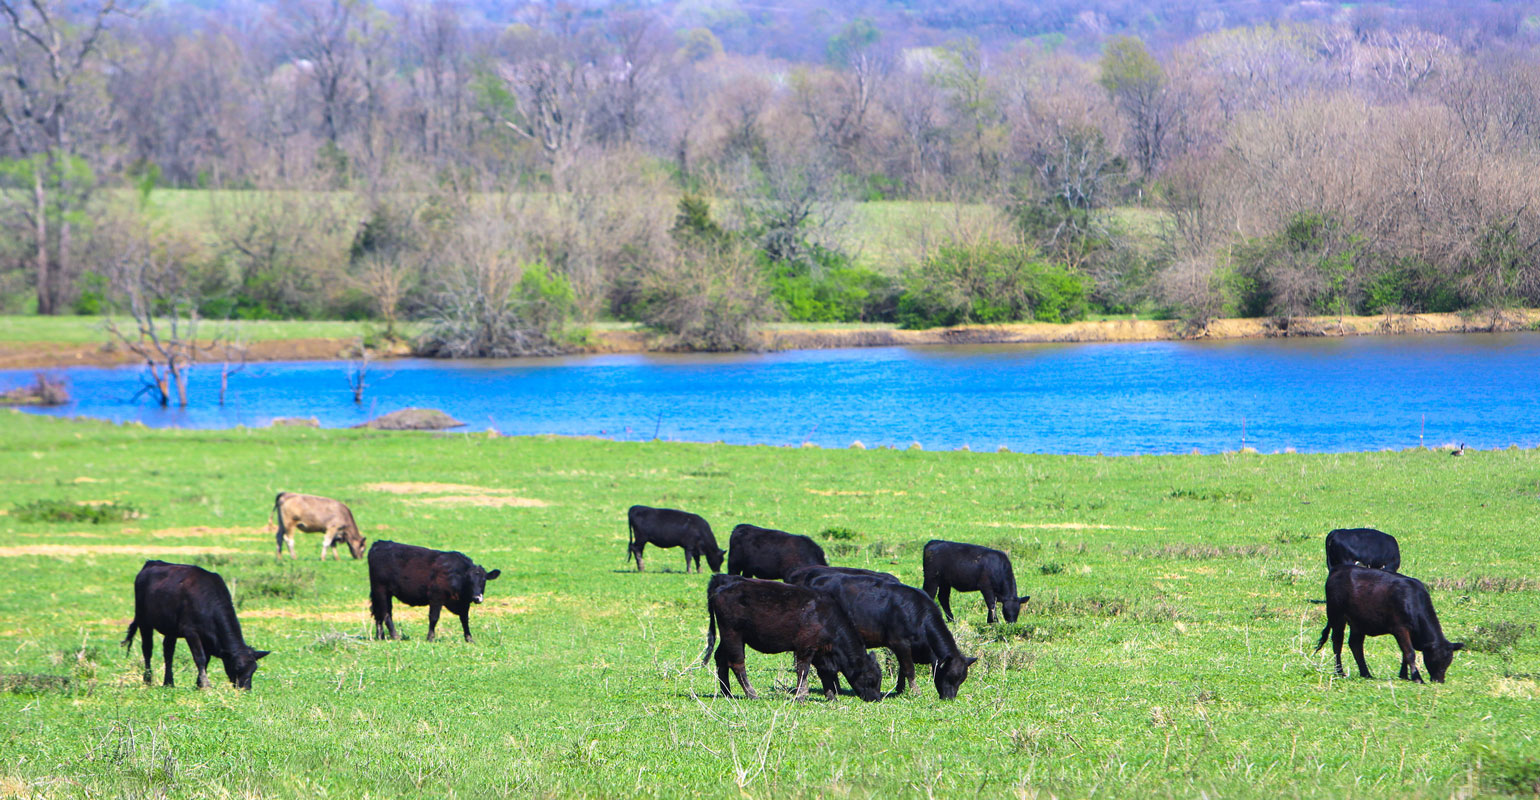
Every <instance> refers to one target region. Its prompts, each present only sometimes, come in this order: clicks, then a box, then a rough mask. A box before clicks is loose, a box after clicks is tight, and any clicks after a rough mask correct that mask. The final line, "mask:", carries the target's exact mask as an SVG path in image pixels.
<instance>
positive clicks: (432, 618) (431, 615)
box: [428, 603, 443, 642]
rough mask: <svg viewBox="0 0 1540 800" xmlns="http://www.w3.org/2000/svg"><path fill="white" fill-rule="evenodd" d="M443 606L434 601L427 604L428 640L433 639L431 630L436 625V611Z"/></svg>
mask: <svg viewBox="0 0 1540 800" xmlns="http://www.w3.org/2000/svg"><path fill="white" fill-rule="evenodd" d="M442 609H443V606H441V605H439V604H437V603H434V604H433V605H430V606H428V641H430V642H431V641H433V630H434V629H435V628H437V627H438V612H439V611H441V610H442Z"/></svg>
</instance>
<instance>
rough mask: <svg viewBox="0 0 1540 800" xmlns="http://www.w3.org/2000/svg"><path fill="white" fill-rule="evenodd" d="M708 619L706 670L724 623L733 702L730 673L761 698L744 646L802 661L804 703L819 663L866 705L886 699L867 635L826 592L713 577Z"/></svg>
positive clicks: (721, 665)
mask: <svg viewBox="0 0 1540 800" xmlns="http://www.w3.org/2000/svg"><path fill="white" fill-rule="evenodd" d="M706 613H707V615H708V616H709V617H710V619H711V626H710V628H709V632H708V633H707V635H706V658H703V659H702V660H701V664H702V666H704V665H705V663H706V661H707V660H709V659H710V656H711V648H712V647H713V646H714V645H716V640H717V624H718V623H720V624H721V626H722V644H721V646H720V647H717V648H716V660H717V685H718V688H719V689H721V691H722V696H723V697H732V696H733V692H732V689H730V688H728V685H727V671H728V670H729V669H731V670H732V671H733V673H734V674H736V675H737V676H738V685H739V686H742V687H743V693H744V694H745V695H746V696H748V698H749V699H750V700H752V699H754V698H756V697H758V696H759V695H758V694H756V693H755V692H754V687H752V686H750V685H749V676H748V670H746V669H745V668H744V663H743V648H744V645H748V646H749V647H752V648H754V649H755V650H758V651H759V652H761V653H785V652H788V651H789V652H791V653H792V655H793V657H794V658H796V666H797V690H796V698H797V699H798V700H805V699H807V674H808V670H809V669H810V668H811V667H812V665H813V659H815V658H817V659H819V660H820V661H822V662H824V663H826V664H827V665H828V668H830V669H831V670H838V671H839V672H840V673H841V674H843V675H844V676H845V680H847V681H849V682H850V687H851V688H852V689H854V690H855V692H856V694H857V695H859V696H860V697H861V699H862V700H867V701H872V700H878V699H880V698H881V696H882V695H881V689H882V671H881V670H880V669H879V668H878V667H877V660H876V659H874V658H872V657H871V655H870V654H869V653H867V652H866V645H865V644H863V643H862V641H861V635H860V634H859V633H857V632H856V629H855V626H854V625H852V624H851V622H850V618H849V617H847V616H845V612H844V610H842V609H841V608H840V605H839V603H838V602H837V601H836V600H835V599H834V598H833V597H831V596H829V595H827V594H825V593H823V592H816V591H813V590H812V589H808V588H805V587H802V586H789V585H787V584H784V583H777V582H775V581H762V580H756V579H754V578H740V577H738V576H736V575H713V576H711V583H710V585H708V586H707V587H706ZM831 674H832V673H831ZM831 699H832V698H831Z"/></svg>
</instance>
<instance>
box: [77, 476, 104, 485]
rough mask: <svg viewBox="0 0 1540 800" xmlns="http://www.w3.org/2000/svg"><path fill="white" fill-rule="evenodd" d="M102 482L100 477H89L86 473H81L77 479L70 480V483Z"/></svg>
mask: <svg viewBox="0 0 1540 800" xmlns="http://www.w3.org/2000/svg"><path fill="white" fill-rule="evenodd" d="M101 482H102V481H101V479H99V478H91V477H87V476H85V475H81V476H80V477H78V478H76V479H75V480H73V481H70V483H101Z"/></svg>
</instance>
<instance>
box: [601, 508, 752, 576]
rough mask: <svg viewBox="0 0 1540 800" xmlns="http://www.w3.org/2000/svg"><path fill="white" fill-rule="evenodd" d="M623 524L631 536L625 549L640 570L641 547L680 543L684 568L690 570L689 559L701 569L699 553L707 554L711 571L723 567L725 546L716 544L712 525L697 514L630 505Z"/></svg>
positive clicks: (673, 545)
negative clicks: (682, 550)
mask: <svg viewBox="0 0 1540 800" xmlns="http://www.w3.org/2000/svg"><path fill="white" fill-rule="evenodd" d="M626 526H627V528H629V529H630V532H631V533H630V540H629V541H628V542H627V544H626V552H627V554H628V555H629V556H630V557H631V558H634V559H636V571H637V572H641V571H642V548H644V547H646V546H647V545H649V544H650V545H652V546H654V547H683V548H684V571H685V572H689V571H690V561H691V560H694V561H695V571H696V572H700V557H701V556H705V557H706V563H708V564H710V565H711V571H712V572H721V571H722V556H724V555H726V554H727V551H726V550H723V549H722V548H720V547H717V537H715V536H713V535H712V534H711V525H709V524H707V522H706V519H705V518H704V517H702V516H701V515H699V514H691V513H690V512H688V511H677V510H675V509H672V508H652V507H649V506H631V508H630V509H629V510H628V511H626Z"/></svg>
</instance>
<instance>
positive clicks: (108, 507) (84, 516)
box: [11, 500, 141, 525]
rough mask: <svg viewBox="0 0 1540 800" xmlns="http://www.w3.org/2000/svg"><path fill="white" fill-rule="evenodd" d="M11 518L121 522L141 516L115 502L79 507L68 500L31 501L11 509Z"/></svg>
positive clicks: (22, 520)
mask: <svg viewBox="0 0 1540 800" xmlns="http://www.w3.org/2000/svg"><path fill="white" fill-rule="evenodd" d="M11 516H12V517H14V518H15V519H17V520H19V521H21V522H88V523H91V524H93V525H100V524H102V523H104V522H122V521H124V520H128V519H134V518H135V517H139V516H141V514H140V513H139V510H138V509H136V508H134V507H133V506H129V505H119V504H118V503H116V502H113V503H102V504H100V505H81V504H79V503H73V502H70V501H69V500H33V501H32V502H30V503H18V504H17V505H15V506H14V507H12V508H11Z"/></svg>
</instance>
